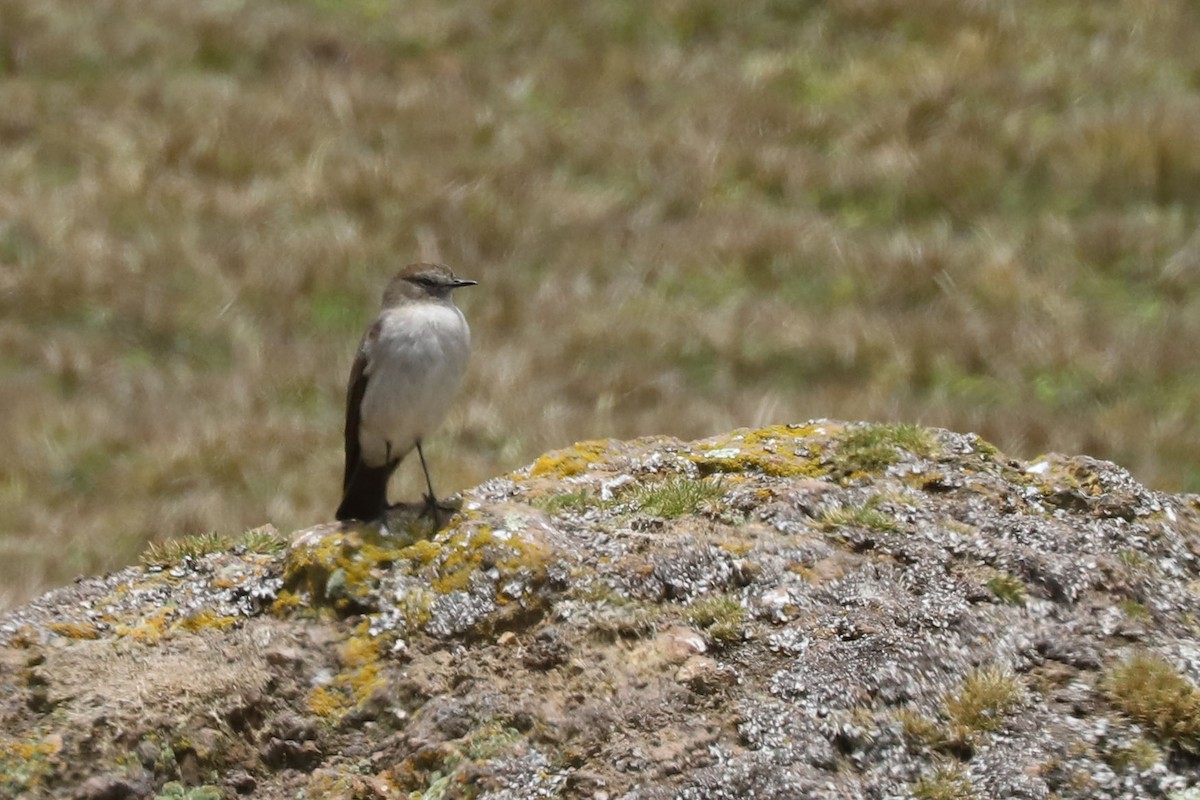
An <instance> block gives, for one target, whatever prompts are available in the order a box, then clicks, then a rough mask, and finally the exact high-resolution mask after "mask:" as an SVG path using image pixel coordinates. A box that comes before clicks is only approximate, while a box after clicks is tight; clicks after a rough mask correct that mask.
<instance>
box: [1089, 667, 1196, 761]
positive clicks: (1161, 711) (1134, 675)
mask: <svg viewBox="0 0 1200 800" xmlns="http://www.w3.org/2000/svg"><path fill="white" fill-rule="evenodd" d="M1103 686H1104V693H1105V695H1107V697H1108V699H1109V702H1111V703H1112V704H1113V705H1115V706H1116V707H1117V708H1119V709H1121V711H1123V712H1125V714H1127V715H1128V716H1129V717H1130V718H1131V719H1132V720H1133V721H1134V722H1137V723H1138V724H1139V725H1141V726H1143V727H1144V728H1146V730H1148V731H1149V732H1150V733H1151V735H1153V736H1154V738H1156V739H1157V740H1158V741H1159V742H1161V743H1163V744H1164V745H1167V746H1168V747H1175V748H1178V749H1180V750H1185V751H1187V752H1189V753H1200V690H1197V688H1196V686H1195V684H1193V683H1192V682H1191V681H1190V680H1188V679H1187V678H1186V677H1184V676H1183V675H1182V674H1180V672H1179V671H1178V670H1177V669H1175V667H1173V666H1172V665H1171V664H1170V663H1168V662H1167V661H1166V659H1164V658H1162V657H1161V656H1158V655H1155V654H1153V653H1138V654H1136V655H1133V656H1131V657H1130V658H1128V659H1126V660H1124V661H1122V662H1121V663H1119V664H1117V665H1116V666H1114V667H1113V668H1111V669H1110V670H1109V671H1108V674H1107V675H1106V676H1105V679H1104V682H1103Z"/></svg>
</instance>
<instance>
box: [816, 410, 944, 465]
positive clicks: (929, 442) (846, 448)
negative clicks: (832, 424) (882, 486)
mask: <svg viewBox="0 0 1200 800" xmlns="http://www.w3.org/2000/svg"><path fill="white" fill-rule="evenodd" d="M904 451H907V452H910V453H912V454H914V455H916V456H919V457H921V458H929V457H930V456H932V455H933V454H934V453H935V452H936V451H937V443H936V442H935V441H934V439H933V436H932V435H931V434H930V433H929V431H928V430H926V429H925V428H922V427H921V426H919V425H911V424H907V423H902V424H895V425H867V426H864V427H857V428H853V429H851V430H850V432H849V433H847V434H846V435H845V436H844V437H842V440H841V441H840V442H839V444H838V447H837V451H836V452H835V454H834V456H833V461H832V467H833V468H832V470H831V471H832V472H833V474H835V475H838V476H840V477H844V478H853V477H857V476H859V475H869V474H872V473H876V472H881V471H883V470H884V469H887V468H888V467H890V466H891V465H892V464H895V463H896V462H897V461H899V460H900V458H901V455H902V453H903V452H904Z"/></svg>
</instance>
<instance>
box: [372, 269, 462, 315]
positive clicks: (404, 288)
mask: <svg viewBox="0 0 1200 800" xmlns="http://www.w3.org/2000/svg"><path fill="white" fill-rule="evenodd" d="M473 285H475V281H468V280H463V279H462V278H459V277H457V276H455V274H454V272H452V271H451V269H450V268H449V267H447V266H446V265H445V264H424V263H419V264H409V265H408V266H407V267H405V268H404V269H402V270H400V271H399V272H398V273H396V277H394V278H392V280H391V281H390V282H389V283H388V285H387V288H386V289H384V290H383V307H384V308H388V307H390V306H394V305H397V304H399V303H402V302H405V301H407V300H428V299H441V298H446V297H449V296H450V291H451V290H452V289H458V288H460V287H462V286H473Z"/></svg>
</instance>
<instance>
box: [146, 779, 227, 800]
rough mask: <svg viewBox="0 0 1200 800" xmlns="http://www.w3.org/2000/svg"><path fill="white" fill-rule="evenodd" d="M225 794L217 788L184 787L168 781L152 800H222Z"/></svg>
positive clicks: (176, 782)
mask: <svg viewBox="0 0 1200 800" xmlns="http://www.w3.org/2000/svg"><path fill="white" fill-rule="evenodd" d="M224 797H225V793H224V792H223V791H221V789H220V787H217V786H184V785H183V784H182V783H179V782H178V781H168V782H167V783H164V784H163V787H162V789H161V790H160V791H159V793H158V794H157V795H156V796H155V798H154V800H222V798H224Z"/></svg>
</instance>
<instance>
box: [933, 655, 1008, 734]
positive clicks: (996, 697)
mask: <svg viewBox="0 0 1200 800" xmlns="http://www.w3.org/2000/svg"><path fill="white" fill-rule="evenodd" d="M1020 701H1021V685H1020V683H1018V682H1017V679H1016V678H1015V677H1013V675H1012V674H1011V673H1010V672H1009V671H1008V670H1007V669H1004V668H1003V667H1000V666H998V665H996V664H989V665H986V666H982V667H979V668H978V669H975V670H972V671H971V672H969V673H968V674H967V676H966V678H964V679H963V682H962V685H961V686H960V687H959V689H958V691H957V692H956V693H954V694H952V695H950V696H948V697H947V698H946V699H945V701H944V709H945V713H946V717H947V718H948V719H949V720H950V724H951V728H952V731H953V733H954V734H955V736H956V737H957V738H959V739H962V740H967V739H969V738H970V737H971V736H972V735H974V734H976V733H980V732H984V731H994V730H996V729H997V728H999V727H1000V724H1001V722H1002V721H1003V718H1004V715H1005V714H1006V713H1008V712H1009V711H1011V710H1012V709H1013V708H1015V707H1016V706H1017V705H1018V704H1019V703H1020Z"/></svg>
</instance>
